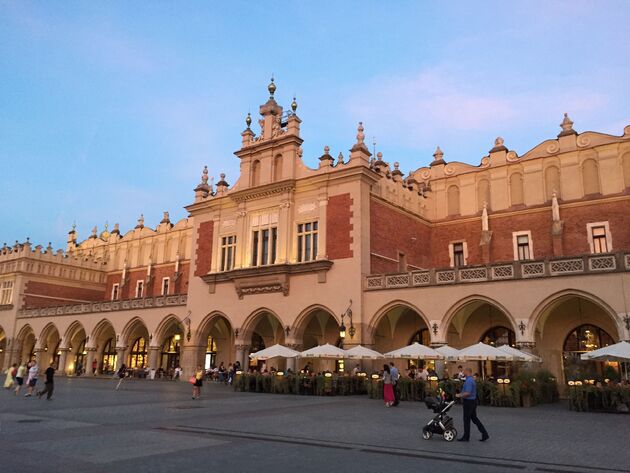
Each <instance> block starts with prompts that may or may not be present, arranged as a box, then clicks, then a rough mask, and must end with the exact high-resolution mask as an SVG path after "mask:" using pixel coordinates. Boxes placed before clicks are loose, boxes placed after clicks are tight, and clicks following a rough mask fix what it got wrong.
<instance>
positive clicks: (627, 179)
mask: <svg viewBox="0 0 630 473" xmlns="http://www.w3.org/2000/svg"><path fill="white" fill-rule="evenodd" d="M621 165H622V167H623V182H624V185H625V187H626V189H630V153H626V154H624V155H623V158H621Z"/></svg>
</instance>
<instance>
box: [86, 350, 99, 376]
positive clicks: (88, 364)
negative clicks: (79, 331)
mask: <svg viewBox="0 0 630 473" xmlns="http://www.w3.org/2000/svg"><path fill="white" fill-rule="evenodd" d="M85 351H87V358H86V361H85V372H86V373H89V374H90V375H92V376H93V375H95V374H98V364H97V366H96V373H93V372H92V363H93V362H94V360H95V359H96V348H94V347H89V348H86V349H85Z"/></svg>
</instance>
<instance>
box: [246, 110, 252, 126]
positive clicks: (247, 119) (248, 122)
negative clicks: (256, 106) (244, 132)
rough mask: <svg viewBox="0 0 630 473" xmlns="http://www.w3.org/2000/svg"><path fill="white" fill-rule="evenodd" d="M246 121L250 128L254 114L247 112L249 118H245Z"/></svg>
mask: <svg viewBox="0 0 630 473" xmlns="http://www.w3.org/2000/svg"><path fill="white" fill-rule="evenodd" d="M245 123H247V129H248V130H249V126H250V125H251V124H252V115H251V113H249V112H247V118H246V119H245Z"/></svg>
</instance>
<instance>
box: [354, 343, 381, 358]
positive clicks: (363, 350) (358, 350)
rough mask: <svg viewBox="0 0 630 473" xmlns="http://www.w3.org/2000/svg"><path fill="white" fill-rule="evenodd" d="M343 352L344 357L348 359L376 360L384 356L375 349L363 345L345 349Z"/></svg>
mask: <svg viewBox="0 0 630 473" xmlns="http://www.w3.org/2000/svg"><path fill="white" fill-rule="evenodd" d="M345 352H346V354H345V355H344V358H348V359H350V360H378V359H380V358H385V357H384V356H383V355H382V354H381V353H379V352H377V351H376V350H372V349H371V348H367V347H364V346H363V345H357V346H356V347H352V348H350V349H348V350H345Z"/></svg>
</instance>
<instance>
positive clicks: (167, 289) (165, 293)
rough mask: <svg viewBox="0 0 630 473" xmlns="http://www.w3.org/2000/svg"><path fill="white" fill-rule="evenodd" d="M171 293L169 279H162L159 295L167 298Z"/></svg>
mask: <svg viewBox="0 0 630 473" xmlns="http://www.w3.org/2000/svg"><path fill="white" fill-rule="evenodd" d="M164 283H166V292H165V291H164ZM170 291H171V278H168V277H167V278H162V286H161V288H160V292H161V295H163V296H168V295H169V293H170Z"/></svg>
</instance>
